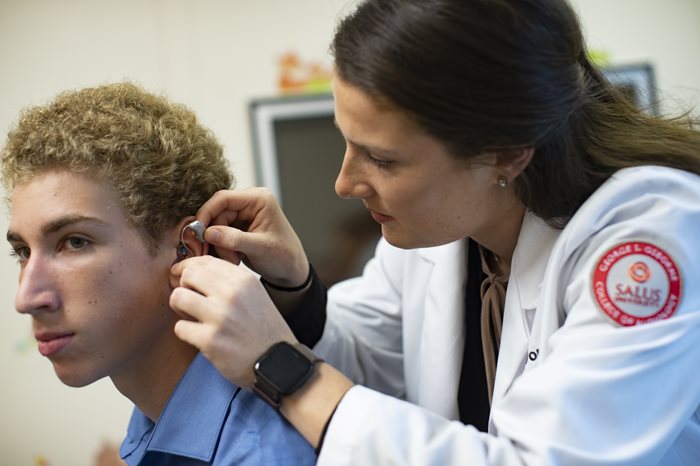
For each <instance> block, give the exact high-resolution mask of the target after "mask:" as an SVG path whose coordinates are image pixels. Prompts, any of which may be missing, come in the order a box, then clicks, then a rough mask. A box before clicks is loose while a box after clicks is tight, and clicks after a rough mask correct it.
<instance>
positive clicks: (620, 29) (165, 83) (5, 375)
mask: <svg viewBox="0 0 700 466" xmlns="http://www.w3.org/2000/svg"><path fill="white" fill-rule="evenodd" d="M353 2H354V0H347V1H346V0H303V1H289V0H253V1H252V0H203V1H197V2H195V1H188V0H119V1H106V0H105V1H94V0H62V1H60V2H59V1H50V0H0V134H2V137H1V138H0V139H4V135H5V134H6V132H7V130H8V129H9V128H10V126H11V125H12V124H13V122H14V120H15V118H16V115H17V114H18V112H19V110H20V109H21V108H23V107H25V106H27V105H30V104H36V103H41V102H44V101H46V100H48V99H50V98H51V97H53V96H54V95H55V93H56V92H58V91H60V90H63V89H67V88H78V87H83V86H86V85H93V84H99V83H103V82H108V81H115V80H122V79H131V80H134V81H137V82H139V83H141V84H142V85H144V86H145V87H146V88H148V89H150V90H153V91H157V92H161V91H162V92H164V93H166V94H167V95H169V96H170V97H171V98H172V99H174V100H176V101H180V102H183V103H185V104H187V105H189V106H190V107H191V108H192V109H193V110H194V111H195V112H196V113H197V114H198V115H199V116H200V118H201V120H202V121H203V123H204V124H205V125H206V126H208V127H210V128H211V129H212V130H213V131H214V132H215V133H216V134H217V135H218V136H219V138H220V139H221V141H222V142H223V143H224V145H225V146H226V151H227V155H228V157H229V159H230V160H231V162H232V166H233V168H234V170H235V173H236V175H237V177H238V180H239V186H248V185H251V184H253V183H254V179H255V176H254V172H253V161H252V154H251V149H250V143H249V135H248V124H247V120H246V118H247V113H246V112H247V107H246V105H247V102H248V101H249V100H250V99H251V98H254V97H263V96H271V95H274V94H275V92H276V89H275V86H276V73H277V68H276V66H277V64H276V60H277V58H278V57H279V55H280V54H282V53H283V52H285V51H288V50H296V51H297V52H298V53H299V54H300V55H301V57H302V58H305V59H326V60H327V59H328V54H327V44H328V41H329V39H330V37H331V35H332V31H333V27H334V24H335V22H336V18H337V17H338V15H342V14H343V13H344V12H347V11H348V9H349V8H350V6H351V5H352V3H353ZM574 3H575V6H576V7H577V8H578V9H579V11H580V12H581V15H582V21H583V22H584V24H585V26H586V30H587V31H588V36H589V41H590V45H591V46H592V47H594V48H599V49H601V48H602V49H606V50H607V51H608V52H609V53H610V55H611V58H612V60H613V62H614V63H632V62H642V61H647V62H651V63H652V64H653V65H654V66H655V67H656V75H657V82H658V84H659V87H660V89H661V92H662V97H664V99H666V101H664V102H663V105H662V110H663V111H665V112H675V111H677V110H684V109H686V108H688V106H689V105H691V104H693V105H697V104H698V103H700V59H699V58H698V57H700V1H698V0H667V1H665V2H659V1H658V0H575V2H574ZM6 229H7V221H6V219H5V216H0V232H2V231H5V230H6ZM16 275H17V266H16V264H14V263H13V261H12V260H11V259H10V258H9V257H7V256H4V257H0V310H1V311H0V370H1V371H2V375H1V376H0V377H2V382H1V384H0V464H7V465H16V466H25V465H26V466H28V465H34V464H41V460H43V459H46V460H47V461H48V463H49V464H50V465H51V466H81V465H89V464H91V461H92V457H93V455H94V453H95V451H96V449H97V447H98V444H99V441H100V440H101V439H103V438H107V439H111V440H114V441H119V440H120V439H121V437H122V435H123V432H124V428H125V425H126V422H127V419H128V415H129V410H130V403H129V402H128V401H126V400H125V399H123V398H122V397H121V395H119V394H118V393H117V392H116V390H114V388H113V387H112V385H111V383H110V382H109V381H101V382H99V383H97V384H95V385H93V386H91V387H89V388H83V389H70V388H66V387H64V386H62V385H61V384H60V383H59V382H58V380H57V379H56V377H55V376H54V374H53V371H52V369H51V367H50V363H48V362H47V361H46V360H44V359H43V358H41V357H40V356H39V355H38V353H37V351H36V348H35V345H34V344H33V342H32V338H31V329H30V323H29V319H27V318H26V317H24V316H19V315H17V314H16V313H15V312H13V309H14V306H13V295H14V292H15V288H16V285H15V284H16V280H17V278H16Z"/></svg>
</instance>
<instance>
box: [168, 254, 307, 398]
mask: <svg viewBox="0 0 700 466" xmlns="http://www.w3.org/2000/svg"><path fill="white" fill-rule="evenodd" d="M171 271H172V275H173V279H174V280H175V281H177V279H178V277H179V286H178V287H176V288H175V289H174V290H173V292H172V294H171V296H170V307H171V308H172V309H173V310H174V311H176V312H177V313H179V314H181V315H187V316H191V317H192V318H193V319H195V320H194V321H191V320H181V321H179V322H177V324H176V325H175V334H176V335H177V336H178V338H180V339H181V340H183V341H185V342H187V343H189V344H191V345H193V346H195V347H197V348H198V349H199V350H200V351H201V352H202V353H203V354H204V355H205V356H206V357H207V359H209V361H211V362H212V364H214V366H216V368H217V369H218V370H219V371H220V372H221V373H222V374H223V375H224V377H226V378H227V379H229V380H230V381H231V382H233V383H235V384H236V385H238V386H240V387H245V388H250V387H251V386H252V385H253V382H254V380H255V378H254V373H253V365H254V364H255V361H256V360H257V359H258V358H259V357H260V356H261V355H262V354H263V353H264V352H265V351H266V350H267V349H268V348H269V347H270V346H272V345H273V344H274V343H277V342H279V341H288V342H290V343H294V342H296V341H297V340H296V338H294V335H293V334H292V331H291V330H290V329H289V327H288V326H287V323H286V322H285V321H284V319H283V318H282V317H281V315H280V313H279V312H278V311H277V309H276V308H275V306H274V304H273V303H272V301H271V300H270V297H269V296H268V294H267V292H266V291H265V289H264V287H263V286H262V284H261V283H260V281H259V280H258V279H257V277H256V276H255V275H254V274H253V273H251V272H250V271H249V270H246V269H244V268H243V267H240V266H238V265H234V264H231V263H230V262H227V261H224V260H221V259H217V258H214V257H211V256H203V257H193V258H189V259H185V260H183V261H181V262H178V263H176V264H175V265H173V267H172V269H171Z"/></svg>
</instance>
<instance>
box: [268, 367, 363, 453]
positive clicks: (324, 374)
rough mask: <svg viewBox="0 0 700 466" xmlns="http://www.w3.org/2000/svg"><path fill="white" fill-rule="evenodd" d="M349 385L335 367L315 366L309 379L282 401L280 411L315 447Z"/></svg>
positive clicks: (350, 383)
mask: <svg viewBox="0 0 700 466" xmlns="http://www.w3.org/2000/svg"><path fill="white" fill-rule="evenodd" d="M352 386H353V383H352V381H351V380H350V379H348V378H347V377H346V376H345V375H343V374H342V373H341V372H340V371H338V370H337V369H335V368H334V367H332V366H330V365H329V364H326V363H320V364H317V367H316V370H315V372H314V374H313V375H312V377H311V379H309V381H308V382H306V384H305V385H304V386H303V387H302V388H301V389H299V390H298V391H297V392H295V393H293V394H292V395H290V396H289V397H287V398H285V399H284V400H283V401H282V404H281V405H280V412H281V413H282V415H283V416H284V417H285V418H286V419H287V420H288V421H289V422H290V423H291V424H292V425H293V426H294V427H295V428H296V429H297V430H298V431H299V432H300V433H301V434H302V435H303V436H304V437H305V438H306V440H308V441H309V443H311V445H313V447H314V448H318V446H319V443H320V441H321V438H322V436H323V434H324V433H325V430H326V429H327V427H328V423H329V422H330V418H331V417H332V415H333V414H334V412H335V410H336V408H337V407H338V404H339V403H340V401H341V400H342V399H343V396H345V393H347V391H348V390H350V388H351V387H352Z"/></svg>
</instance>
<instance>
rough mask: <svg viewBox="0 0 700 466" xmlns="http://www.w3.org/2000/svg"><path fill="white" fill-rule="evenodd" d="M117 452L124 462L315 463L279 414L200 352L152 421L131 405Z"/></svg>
mask: <svg viewBox="0 0 700 466" xmlns="http://www.w3.org/2000/svg"><path fill="white" fill-rule="evenodd" d="M120 454H121V457H122V458H123V459H124V461H126V462H127V463H128V464H129V465H130V466H135V465H139V466H156V465H158V466H163V465H178V466H180V465H182V466H190V465H192V466H194V465H198V466H200V465H205V464H208V465H220V466H224V465H225V466H230V465H251V466H252V465H255V466H259V465H313V464H315V463H316V454H315V452H314V449H313V448H312V447H311V445H310V444H309V443H308V442H307V441H306V440H305V439H304V437H302V436H301V435H300V434H299V433H298V432H297V431H296V430H295V429H294V428H293V427H292V426H291V425H290V424H289V423H288V422H287V421H286V420H285V419H284V418H283V417H282V416H280V415H279V413H277V412H276V411H275V410H274V409H272V408H271V407H270V406H268V405H267V404H266V403H265V402H264V401H262V400H261V399H259V398H258V397H257V396H255V395H254V394H252V393H251V392H249V391H247V390H241V389H240V388H239V387H237V386H235V385H233V384H232V383H230V382H229V381H227V380H226V379H225V378H224V377H222V376H221V374H219V372H218V371H217V370H216V369H215V368H214V366H212V365H211V363H210V362H209V361H208V360H207V359H206V358H205V357H204V356H203V355H202V354H201V353H200V354H198V355H197V356H196V357H195V359H194V360H193V361H192V364H191V365H190V367H189V368H188V369H187V371H186V372H185V374H184V375H183V376H182V379H180V382H179V383H178V385H177V387H176V388H175V391H174V392H173V394H172V396H171V397H170V400H169V401H168V403H167V405H166V406H165V409H164V410H163V412H162V414H161V416H160V419H159V420H158V422H156V423H153V422H152V421H151V420H150V419H148V418H147V417H146V416H145V415H144V414H143V413H142V412H141V411H140V410H139V409H138V408H136V407H134V411H133V413H132V415H131V420H130V421H129V427H128V430H127V436H126V439H124V442H123V443H122V446H121V449H120Z"/></svg>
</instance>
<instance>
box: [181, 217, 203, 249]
mask: <svg viewBox="0 0 700 466" xmlns="http://www.w3.org/2000/svg"><path fill="white" fill-rule="evenodd" d="M187 230H191V231H192V233H193V234H194V237H195V238H196V239H197V241H199V242H200V243H202V245H206V242H205V241H204V230H206V227H205V226H204V224H203V223H202V222H200V221H199V220H195V221H194V222H192V223H188V224H187V225H185V227H184V228H183V229H182V231H181V232H180V245H179V246H178V247H177V252H178V255H180V256H182V257H183V258H185V257H190V256H193V255H194V252H193V251H192V250H191V249H190V248H188V247H187V242H186V241H185V234H186V233H187Z"/></svg>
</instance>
